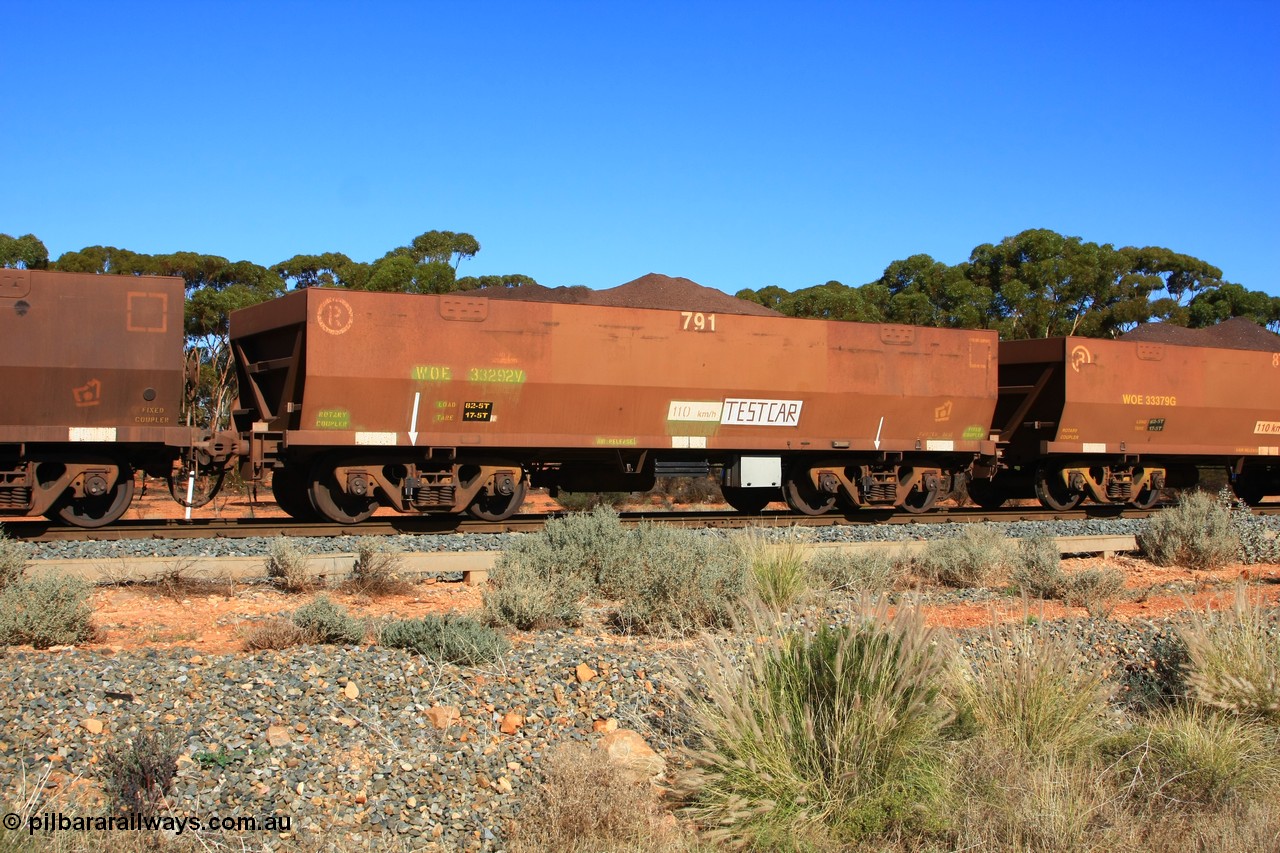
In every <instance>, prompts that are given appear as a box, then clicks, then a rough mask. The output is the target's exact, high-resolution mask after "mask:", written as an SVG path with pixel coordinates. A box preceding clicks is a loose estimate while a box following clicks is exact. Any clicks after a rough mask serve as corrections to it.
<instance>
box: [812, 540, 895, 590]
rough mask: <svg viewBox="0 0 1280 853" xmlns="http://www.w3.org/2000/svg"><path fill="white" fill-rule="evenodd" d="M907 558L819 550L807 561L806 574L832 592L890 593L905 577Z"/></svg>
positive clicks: (876, 553)
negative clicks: (807, 569)
mask: <svg viewBox="0 0 1280 853" xmlns="http://www.w3.org/2000/svg"><path fill="white" fill-rule="evenodd" d="M910 564H911V560H910V558H909V557H904V556H902V555H900V554H893V553H890V552H889V551H882V550H875V551H856V552H855V551H841V550H834V549H832V550H825V549H824V550H822V551H819V552H818V553H816V554H815V555H814V556H813V557H812V558H810V560H809V573H810V575H811V576H812V577H813V578H815V579H816V580H817V581H819V582H821V584H822V585H823V586H825V587H826V588H827V589H830V590H831V591H833V592H839V591H844V592H864V593H881V592H890V591H891V590H893V589H895V588H896V587H897V586H898V584H899V583H900V582H901V581H902V580H903V578H904V577H905V576H906V573H907V569H908V567H909V566H910Z"/></svg>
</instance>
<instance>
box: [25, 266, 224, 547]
mask: <svg viewBox="0 0 1280 853" xmlns="http://www.w3.org/2000/svg"><path fill="white" fill-rule="evenodd" d="M183 296H184V285H183V281H182V279H180V278H171V277H151V276H99V275H89V274H77V273H52V272H44V271H40V270H20V269H0V389H3V393H0V515H47V516H49V517H50V518H54V519H58V520H61V521H64V522H66V523H68V524H73V525H77V526H79V527H101V526H103V525H106V524H109V523H111V522H113V521H115V520H116V519H118V518H120V516H121V515H123V514H124V512H125V511H126V510H127V509H128V508H129V504H130V502H131V501H132V499H133V494H134V479H135V477H134V474H135V472H136V471H144V472H146V473H147V474H150V475H152V476H156V477H163V478H166V479H168V480H170V482H171V484H172V487H173V488H174V489H175V491H177V492H180V491H181V480H182V474H183V471H186V470H192V466H194V465H197V464H199V465H202V466H205V467H209V466H213V467H216V466H218V465H221V464H225V463H226V462H227V461H228V460H229V459H230V458H231V457H232V455H233V454H234V453H235V450H236V442H235V438H234V436H229V435H222V436H212V435H210V434H208V433H207V432H204V431H201V430H196V429H192V428H188V427H185V426H183V425H182V419H181V412H182V403H183V392H184V387H185V386H184V381H185V379H184V376H185V372H184V364H185V360H184V358H183V341H184V334H183V319H182V318H183ZM207 497H211V495H206V498H207Z"/></svg>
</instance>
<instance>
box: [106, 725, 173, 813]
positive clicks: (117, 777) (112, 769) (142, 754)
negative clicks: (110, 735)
mask: <svg viewBox="0 0 1280 853" xmlns="http://www.w3.org/2000/svg"><path fill="white" fill-rule="evenodd" d="M180 752H181V740H180V739H179V738H177V737H175V736H173V735H170V734H166V733H163V732H160V733H155V732H146V731H144V732H143V733H142V734H140V735H138V736H137V737H136V738H133V739H132V740H127V741H124V742H123V743H120V742H117V743H113V744H112V745H110V746H109V747H107V749H106V752H105V754H104V756H103V759H102V773H103V782H104V785H103V787H104V788H105V789H106V792H107V795H108V796H109V797H110V799H111V804H112V806H113V807H114V808H115V810H116V811H120V812H125V813H128V814H135V815H141V816H143V817H146V816H148V815H153V814H156V813H157V812H159V811H160V810H161V809H162V808H163V807H164V799H165V792H166V791H167V790H168V789H169V786H170V785H172V784H173V780H174V777H176V776H177V775H178V755H179V754H180Z"/></svg>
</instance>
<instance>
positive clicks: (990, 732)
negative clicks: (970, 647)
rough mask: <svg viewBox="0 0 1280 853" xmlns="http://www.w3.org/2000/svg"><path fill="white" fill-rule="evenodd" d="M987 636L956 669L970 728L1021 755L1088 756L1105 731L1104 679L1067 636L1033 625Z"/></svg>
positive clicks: (957, 689) (958, 692)
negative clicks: (979, 651) (981, 651)
mask: <svg viewBox="0 0 1280 853" xmlns="http://www.w3.org/2000/svg"><path fill="white" fill-rule="evenodd" d="M1011 630H1012V631H1013V634H1012V636H1011V637H1008V638H1007V639H1006V638H1002V637H999V636H996V635H995V632H994V631H993V635H992V638H991V643H990V646H989V648H988V650H987V651H988V655H987V656H983V657H974V658H972V659H971V660H969V662H968V666H965V667H961V668H960V670H959V672H958V676H957V679H956V695H957V698H958V701H959V702H960V704H961V705H962V707H963V708H964V709H965V713H966V714H968V715H971V716H972V719H973V721H974V723H975V725H976V727H977V730H978V732H980V733H982V734H984V735H986V736H988V737H990V738H991V739H993V740H994V741H995V742H996V743H999V744H1001V745H1002V746H1004V747H1005V748H1008V749H1010V750H1012V751H1015V752H1017V753H1018V754H1020V755H1022V756H1024V757H1028V758H1033V759H1034V758H1040V757H1043V756H1045V755H1047V754H1053V755H1056V756H1059V757H1071V756H1075V755H1079V754H1082V753H1090V752H1092V751H1094V750H1096V748H1097V747H1098V746H1099V745H1100V744H1101V742H1102V738H1103V736H1104V734H1105V729H1104V727H1103V721H1104V719H1105V716H1106V707H1107V705H1106V700H1107V695H1106V690H1105V684H1106V681H1105V678H1104V677H1103V675H1102V673H1101V672H1100V671H1099V670H1098V669H1097V668H1096V667H1094V666H1091V665H1089V664H1087V663H1086V661H1085V660H1084V659H1083V657H1082V656H1081V655H1080V653H1079V651H1078V650H1076V649H1075V648H1074V647H1073V646H1071V645H1070V643H1069V641H1067V640H1063V639H1059V638H1057V637H1054V636H1051V635H1048V634H1046V633H1045V632H1044V631H1043V630H1042V628H1041V627H1040V626H1022V627H1016V626H1015V627H1013V628H1012V629H1011Z"/></svg>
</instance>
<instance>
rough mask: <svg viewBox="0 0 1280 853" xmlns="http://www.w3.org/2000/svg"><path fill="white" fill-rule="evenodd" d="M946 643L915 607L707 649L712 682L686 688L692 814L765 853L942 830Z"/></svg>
mask: <svg viewBox="0 0 1280 853" xmlns="http://www.w3.org/2000/svg"><path fill="white" fill-rule="evenodd" d="M764 618H767V617H764ZM937 639H938V638H937V637H936V636H935V634H934V633H933V632H932V631H931V630H929V629H927V628H926V627H925V625H924V619H923V615H922V614H921V613H919V612H918V611H917V610H914V609H912V608H899V609H898V610H897V612H896V613H894V614H893V615H892V616H890V615H889V612H888V607H887V605H885V604H884V603H881V604H880V605H879V606H877V607H875V608H866V609H864V611H863V612H862V613H861V614H859V615H857V616H855V621H854V622H853V623H852V624H848V625H839V626H823V627H821V628H819V629H818V631H817V632H816V633H813V634H808V635H806V634H799V633H782V634H776V635H774V636H773V639H772V641H771V642H769V643H767V644H766V645H764V646H763V647H756V649H755V650H754V651H753V652H752V653H749V654H747V655H745V656H741V655H732V654H730V653H729V652H727V651H725V650H724V649H722V648H721V649H717V648H715V647H713V648H711V649H709V650H708V653H707V655H706V656H705V657H704V658H703V659H701V660H699V661H698V664H697V665H698V669H699V671H700V673H701V674H702V677H704V678H705V681H706V683H705V685H704V686H701V687H698V686H694V685H695V684H696V682H693V680H692V679H689V680H687V681H690V682H693V683H691V684H690V686H689V687H687V691H688V695H687V696H686V699H687V700H688V701H689V702H690V704H691V705H692V707H693V712H692V713H693V719H694V727H695V732H696V734H697V735H698V736H699V737H700V738H701V742H702V747H701V748H696V749H695V748H692V747H687V748H685V755H684V757H685V759H686V760H687V761H688V762H689V764H690V765H691V766H692V768H693V769H692V771H691V772H689V773H687V774H684V775H682V776H680V777H679V778H678V779H677V792H678V793H679V794H680V795H681V796H682V797H683V798H684V799H685V801H686V802H687V804H688V806H687V811H686V813H687V816H688V817H690V818H692V819H693V820H695V821H696V822H697V823H699V824H700V825H702V826H704V827H709V828H711V829H710V832H709V833H708V835H709V837H708V840H709V841H712V842H722V843H723V842H729V843H731V844H734V845H746V846H749V847H751V848H752V849H761V850H764V849H767V850H796V849H821V848H830V849H836V848H839V849H848V846H849V845H852V844H853V843H854V842H856V841H857V840H859V839H864V838H867V837H870V836H876V835H879V834H881V833H885V832H889V831H898V830H902V829H904V828H926V829H930V828H934V827H936V825H937V824H938V823H939V822H940V820H941V818H940V814H939V813H940V812H941V811H942V804H943V802H944V797H945V792H946V789H947V785H948V779H947V771H946V768H947V750H946V741H945V736H944V729H945V727H946V725H947V723H948V721H949V719H950V716H951V714H950V710H949V708H948V706H947V704H946V703H945V701H944V700H943V697H942V696H941V695H940V693H939V690H938V684H939V682H940V680H941V677H942V674H943V672H944V670H945V668H946V666H947V660H948V653H947V651H946V650H945V649H946V647H945V646H944V645H943V644H940V643H939V642H937Z"/></svg>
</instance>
